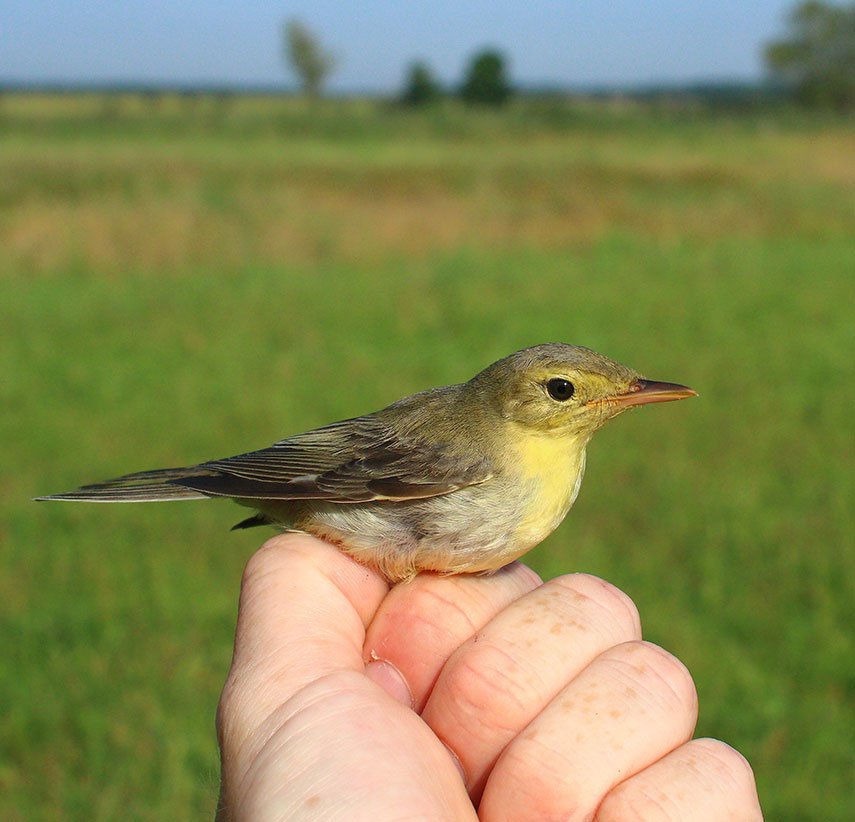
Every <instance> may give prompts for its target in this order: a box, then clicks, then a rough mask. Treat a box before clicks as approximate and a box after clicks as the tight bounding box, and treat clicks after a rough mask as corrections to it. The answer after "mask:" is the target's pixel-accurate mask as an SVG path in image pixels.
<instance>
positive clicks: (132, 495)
mask: <svg viewBox="0 0 855 822" xmlns="http://www.w3.org/2000/svg"><path fill="white" fill-rule="evenodd" d="M209 473H210V472H209V471H206V470H205V469H204V468H161V469H159V470H157V471H139V472H138V473H136V474H126V475H125V476H123V477H116V479H112V480H107V482H98V483H95V484H94V485H83V486H81V487H80V488H78V489H77V490H76V491H68V492H66V493H64V494H51V495H50V496H46V497H36V500H37V501H39V502H42V501H45V500H63V501H69V502H167V501H170V500H179V499H209V495H208V494H203V493H201V492H199V491H195V490H194V489H192V488H185V487H184V486H182V485H181V484H180V482H181V480H182V479H189V478H190V477H198V476H204V475H206V474H209Z"/></svg>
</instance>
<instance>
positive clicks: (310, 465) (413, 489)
mask: <svg viewBox="0 0 855 822" xmlns="http://www.w3.org/2000/svg"><path fill="white" fill-rule="evenodd" d="M448 450H449V449H446V448H443V447H442V446H436V445H433V446H426V445H425V443H424V442H423V441H420V440H419V438H418V437H411V438H409V439H407V440H404V439H402V438H401V437H399V436H397V435H396V434H395V433H394V431H393V430H392V429H391V428H390V427H389V426H388V425H386V424H385V423H384V422H383V421H382V420H380V419H379V418H378V417H377V416H374V415H372V416H368V417H357V418H355V419H352V420H345V421H343V422H338V423H333V424H332V425H329V426H325V427H324V428H319V429H315V430H313V431H309V432H307V433H305V434H298V435H296V436H294V437H290V438H288V439H285V440H281V441H280V442H277V443H275V444H274V445H271V446H270V447H269V448H264V449H262V450H260V451H251V452H249V453H247V454H239V455H237V456H235V457H228V458H226V459H221V460H212V461H210V462H205V463H202V464H201V465H200V466H198V468H200V469H202V470H203V471H204V473H203V474H201V475H197V476H191V477H186V478H180V479H176V480H174V482H175V484H177V485H181V486H183V487H185V488H190V489H193V490H196V491H199V492H201V493H204V494H209V495H211V496H228V497H240V498H243V499H323V500H328V501H331V502H364V501H369V500H381V499H386V500H405V499H419V498H424V497H432V496H437V495H440V494H448V493H450V492H451V491H455V490H457V489H458V488H462V487H464V486H467V485H473V484H476V483H479V482H484V481H485V480H486V479H489V477H490V476H491V474H490V470H489V465H488V464H487V462H486V460H484V459H478V458H476V459H473V460H469V461H467V460H464V459H461V458H460V457H457V456H451V455H450V454H449V453H448Z"/></svg>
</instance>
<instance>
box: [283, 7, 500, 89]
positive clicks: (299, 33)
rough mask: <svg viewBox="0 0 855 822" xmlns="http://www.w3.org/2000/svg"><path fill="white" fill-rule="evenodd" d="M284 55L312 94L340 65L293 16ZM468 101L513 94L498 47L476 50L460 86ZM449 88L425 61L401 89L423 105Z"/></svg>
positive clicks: (285, 32) (413, 66) (414, 66)
mask: <svg viewBox="0 0 855 822" xmlns="http://www.w3.org/2000/svg"><path fill="white" fill-rule="evenodd" d="M283 56H284V58H285V61H286V62H287V63H288V65H289V66H290V68H291V69H292V71H293V72H294V74H295V75H296V76H297V79H298V80H299V83H300V88H301V89H302V91H303V93H304V94H305V95H306V96H307V97H310V98H317V97H319V96H320V94H321V92H322V90H323V86H324V83H325V82H326V80H327V78H328V77H329V75H330V74H331V73H332V71H333V69H334V68H335V66H336V59H335V56H334V55H333V54H332V52H330V51H329V50H327V49H326V48H325V47H324V46H323V45H322V44H321V42H320V39H319V38H318V37H317V36H316V35H315V34H314V33H313V32H311V31H310V30H309V29H308V28H307V27H306V26H305V25H304V24H303V23H301V22H300V21H299V20H289V21H288V22H287V23H286V24H285V26H284V29H283ZM456 91H457V93H458V94H459V96H460V97H461V98H462V99H463V100H465V101H466V102H467V103H473V104H485V105H494V106H497V105H501V104H502V103H504V102H505V101H506V100H507V99H508V98H509V97H510V95H511V83H510V79H509V76H508V68H507V60H506V59H505V56H504V55H503V54H502V53H501V52H500V51H497V50H495V49H484V50H482V51H480V52H479V53H478V54H476V55H475V56H474V57H472V59H471V60H470V62H469V65H468V66H467V68H466V72H465V76H464V79H463V82H462V83H461V84H460V87H459V89H457V90H456ZM446 93H447V91H446V90H445V89H443V88H442V86H441V85H440V83H439V81H438V80H437V79H436V77H435V76H434V74H433V72H432V71H431V69H430V67H429V66H428V64H427V63H425V62H423V61H416V62H414V63H412V64H411V65H410V67H409V68H408V70H407V73H406V77H405V80H404V88H403V90H402V92H401V95H400V99H401V102H403V103H406V104H408V105H413V106H420V105H426V104H428V103H432V102H435V101H436V100H438V99H439V98H440V97H442V96H443V95H444V94H446Z"/></svg>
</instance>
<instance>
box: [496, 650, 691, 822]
mask: <svg viewBox="0 0 855 822" xmlns="http://www.w3.org/2000/svg"><path fill="white" fill-rule="evenodd" d="M696 718H697V696H696V693H695V688H694V684H693V683H692V679H691V677H690V676H689V673H688V671H687V670H686V668H685V667H684V666H683V665H682V663H680V662H679V661H678V660H677V659H675V658H674V657H673V656H671V655H670V654H668V653H666V652H665V651H663V650H662V649H661V648H658V647H656V646H655V645H651V644H650V643H647V642H627V643H624V644H623V645H618V646H617V647H615V648H611V649H610V650H608V651H606V652H605V653H603V654H601V655H600V656H599V657H597V658H596V659H595V660H594V661H593V662H592V663H591V664H590V665H589V666H588V667H587V668H586V669H585V670H584V671H582V673H580V674H579V676H577V677H576V679H574V680H573V681H572V682H571V683H570V684H569V685H568V686H567V687H566V688H564V690H563V691H562V692H561V693H560V694H559V695H558V696H557V697H556V698H555V699H554V700H552V702H550V704H549V705H548V706H547V707H546V708H545V709H544V710H543V711H542V712H541V713H540V715H539V716H538V717H537V718H536V719H535V720H534V721H533V722H531V724H530V725H529V726H528V727H527V728H526V729H525V730H524V731H523V732H522V733H521V734H520V735H519V736H518V737H516V739H514V740H513V742H511V743H510V745H508V747H507V748H506V749H505V751H504V752H503V753H502V755H501V756H500V757H499V760H498V762H497V763H496V766H495V768H494V769H493V771H492V772H491V774H490V776H489V778H488V779H487V785H486V787H485V789H484V797H483V800H482V802H481V807H480V809H479V812H480V814H481V818H482V819H487V820H504V819H522V818H528V819H532V818H535V819H541V818H544V819H557V818H560V819H590V818H591V817H592V816H593V814H594V812H595V810H596V809H597V807H598V806H599V804H600V802H601V801H602V799H603V797H604V796H605V795H606V794H607V793H608V792H609V790H611V788H613V787H614V786H615V785H616V784H618V783H619V782H622V781H623V780H625V779H626V778H628V777H629V776H632V775H633V774H636V773H638V772H639V771H641V770H643V769H644V768H646V767H647V766H648V765H651V764H652V763H653V762H656V761H657V760H658V759H660V758H661V757H663V756H664V755H665V754H667V753H669V752H670V751H672V750H674V749H675V748H677V747H678V746H679V745H682V744H683V743H684V742H685V741H686V740H688V739H689V737H690V736H691V733H692V730H693V728H694V726H695V720H696Z"/></svg>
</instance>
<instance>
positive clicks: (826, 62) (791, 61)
mask: <svg viewBox="0 0 855 822" xmlns="http://www.w3.org/2000/svg"><path fill="white" fill-rule="evenodd" d="M788 23H789V31H788V33H787V36H786V37H785V38H784V39H781V40H778V41H775V42H772V43H769V44H768V45H767V46H766V52H765V57H766V64H767V65H768V67H769V69H770V71H771V72H772V75H773V76H775V77H777V78H778V79H780V80H781V81H782V82H783V83H784V84H785V85H786V86H788V87H790V88H792V89H793V90H794V91H795V92H796V94H797V95H798V97H799V99H801V100H802V101H803V102H805V103H809V104H812V105H832V106H836V107H838V108H848V109H852V108H855V3H848V4H844V5H838V4H836V3H826V2H822V0H806V2H803V3H800V4H799V5H798V6H796V7H795V8H794V9H793V10H792V11H791V12H790V15H789V18H788Z"/></svg>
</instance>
